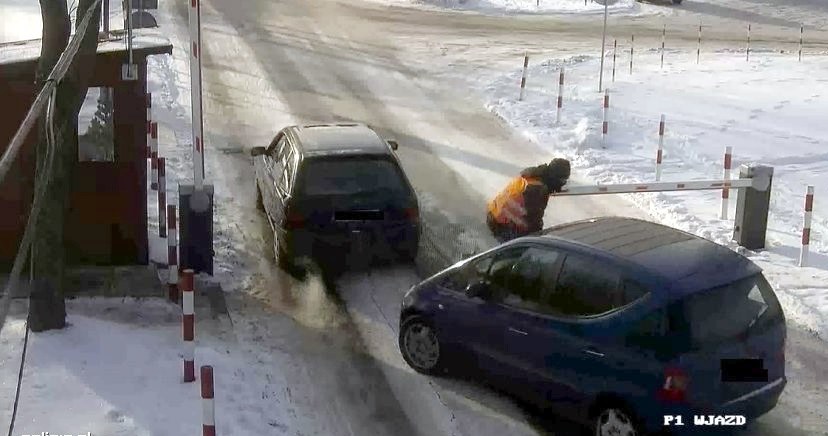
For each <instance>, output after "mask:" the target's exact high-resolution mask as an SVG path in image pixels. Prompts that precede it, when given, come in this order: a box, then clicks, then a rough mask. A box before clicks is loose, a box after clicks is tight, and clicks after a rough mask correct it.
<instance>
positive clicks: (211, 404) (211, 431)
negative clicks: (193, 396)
mask: <svg viewBox="0 0 828 436" xmlns="http://www.w3.org/2000/svg"><path fill="white" fill-rule="evenodd" d="M215 394H216V392H215V384H214V383H213V367H212V366H209V365H204V366H202V367H201V410H202V413H201V434H202V436H216V404H215Z"/></svg>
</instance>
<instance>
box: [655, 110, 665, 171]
mask: <svg viewBox="0 0 828 436" xmlns="http://www.w3.org/2000/svg"><path fill="white" fill-rule="evenodd" d="M663 150H664V115H663V114H662V115H661V121H659V122H658V152H657V153H656V174H655V179H656V182H658V181H660V180H661V159H662V158H663V156H664V155H663Z"/></svg>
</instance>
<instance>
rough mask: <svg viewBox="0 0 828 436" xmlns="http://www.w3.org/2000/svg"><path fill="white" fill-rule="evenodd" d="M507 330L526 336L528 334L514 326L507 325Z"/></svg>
mask: <svg viewBox="0 0 828 436" xmlns="http://www.w3.org/2000/svg"><path fill="white" fill-rule="evenodd" d="M509 331H510V332H512V333H517V334H519V335H523V336H526V335H528V334H529V333H526V332H525V331H523V330H518V329H516V328H514V327H509Z"/></svg>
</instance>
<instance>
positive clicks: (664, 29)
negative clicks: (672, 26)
mask: <svg viewBox="0 0 828 436" xmlns="http://www.w3.org/2000/svg"><path fill="white" fill-rule="evenodd" d="M665 39H667V25H666V24H665V25H664V27H663V28H662V29H661V69H662V70H663V69H664V40H665Z"/></svg>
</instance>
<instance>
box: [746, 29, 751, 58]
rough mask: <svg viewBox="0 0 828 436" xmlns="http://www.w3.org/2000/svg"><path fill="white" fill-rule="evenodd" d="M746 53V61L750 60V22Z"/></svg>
mask: <svg viewBox="0 0 828 436" xmlns="http://www.w3.org/2000/svg"><path fill="white" fill-rule="evenodd" d="M745 53H746V58H745V61H746V62H750V24H748V31H747V51H746V52H745Z"/></svg>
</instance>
